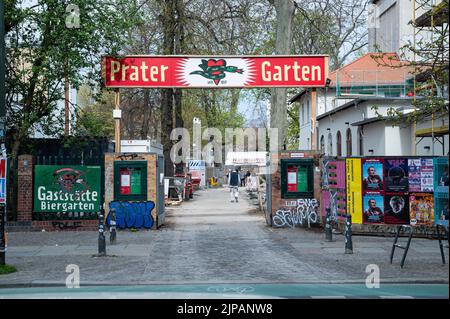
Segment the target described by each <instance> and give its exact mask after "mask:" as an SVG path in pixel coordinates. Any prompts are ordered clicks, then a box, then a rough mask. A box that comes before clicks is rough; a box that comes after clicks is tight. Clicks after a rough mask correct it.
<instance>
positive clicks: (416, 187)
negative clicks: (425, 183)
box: [408, 159, 422, 192]
mask: <svg viewBox="0 0 450 319" xmlns="http://www.w3.org/2000/svg"><path fill="white" fill-rule="evenodd" d="M421 166H422V163H421V161H420V159H409V160H408V180H409V191H410V192H420V191H421V179H420V178H421V176H420V168H421Z"/></svg>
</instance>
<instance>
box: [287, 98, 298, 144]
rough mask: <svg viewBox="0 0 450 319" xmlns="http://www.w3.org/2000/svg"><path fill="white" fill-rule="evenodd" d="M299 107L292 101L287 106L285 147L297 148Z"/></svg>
mask: <svg viewBox="0 0 450 319" xmlns="http://www.w3.org/2000/svg"><path fill="white" fill-rule="evenodd" d="M299 110H300V107H299V106H298V104H296V103H293V104H291V105H289V106H288V108H287V114H288V126H287V130H286V139H287V149H288V150H298V147H299V144H298V137H299V136H300V121H299V118H300V114H299V113H300V111H299Z"/></svg>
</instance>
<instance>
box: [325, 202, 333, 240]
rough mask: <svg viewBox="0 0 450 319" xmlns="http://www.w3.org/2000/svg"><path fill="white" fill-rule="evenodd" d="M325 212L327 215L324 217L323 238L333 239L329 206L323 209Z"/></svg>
mask: <svg viewBox="0 0 450 319" xmlns="http://www.w3.org/2000/svg"><path fill="white" fill-rule="evenodd" d="M325 210H326V212H327V216H326V219H325V240H326V241H333V232H332V228H331V212H330V208H326V209H325Z"/></svg>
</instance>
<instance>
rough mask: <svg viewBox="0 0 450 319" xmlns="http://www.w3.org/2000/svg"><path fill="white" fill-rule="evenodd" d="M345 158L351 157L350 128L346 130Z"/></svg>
mask: <svg viewBox="0 0 450 319" xmlns="http://www.w3.org/2000/svg"><path fill="white" fill-rule="evenodd" d="M346 142H347V143H346V144H347V156H352V154H353V152H352V130H351V129H350V128H348V129H347V139H346Z"/></svg>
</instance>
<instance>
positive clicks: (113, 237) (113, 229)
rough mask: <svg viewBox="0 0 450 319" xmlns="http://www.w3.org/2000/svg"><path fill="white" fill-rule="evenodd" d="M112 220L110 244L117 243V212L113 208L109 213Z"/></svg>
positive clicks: (110, 220) (110, 221) (110, 223)
mask: <svg viewBox="0 0 450 319" xmlns="http://www.w3.org/2000/svg"><path fill="white" fill-rule="evenodd" d="M109 214H110V216H111V218H110V219H109V242H110V243H111V244H115V243H116V210H115V208H112V209H111V211H110V212H109Z"/></svg>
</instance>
